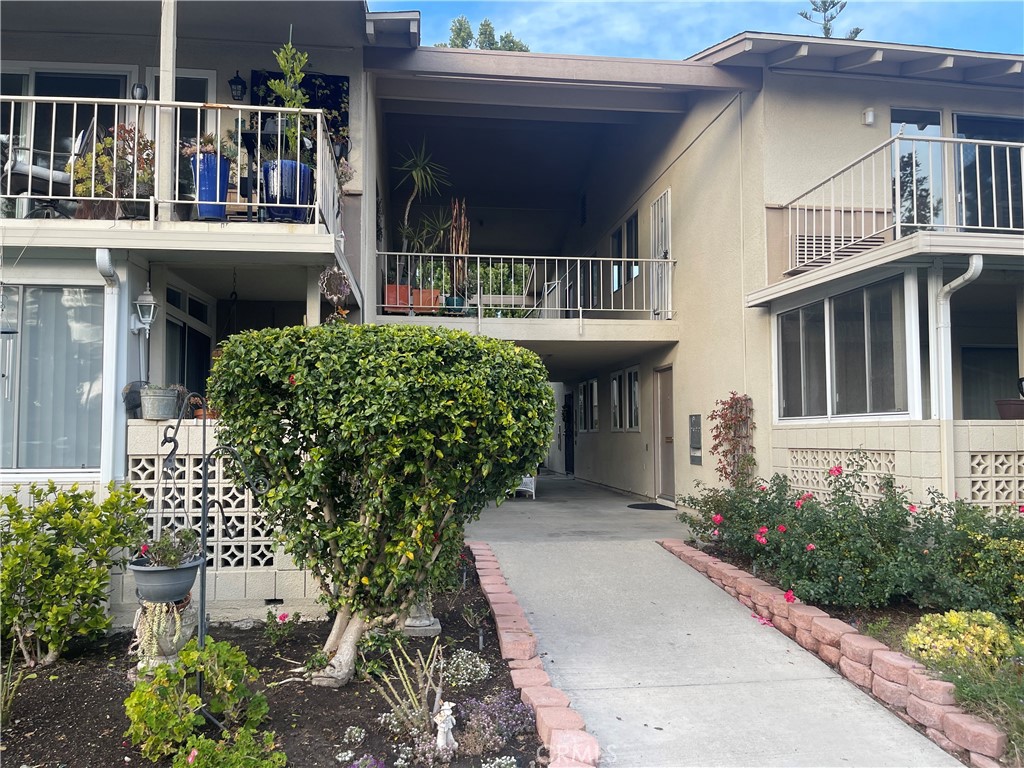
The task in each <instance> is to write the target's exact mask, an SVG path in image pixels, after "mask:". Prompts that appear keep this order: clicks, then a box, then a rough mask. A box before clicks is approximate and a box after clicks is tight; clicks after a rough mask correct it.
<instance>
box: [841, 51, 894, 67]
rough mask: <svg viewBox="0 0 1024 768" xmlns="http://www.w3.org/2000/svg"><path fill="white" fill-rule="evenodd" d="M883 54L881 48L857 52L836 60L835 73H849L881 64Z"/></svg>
mask: <svg viewBox="0 0 1024 768" xmlns="http://www.w3.org/2000/svg"><path fill="white" fill-rule="evenodd" d="M884 55H885V52H884V51H883V50H882V49H881V48H873V49H870V50H867V51H858V52H857V53H851V54H848V55H846V56H839V57H838V58H837V59H836V72H849V71H851V70H854V69H860V68H861V67H867V66H870V65H871V64H881V63H882V59H883V57H884Z"/></svg>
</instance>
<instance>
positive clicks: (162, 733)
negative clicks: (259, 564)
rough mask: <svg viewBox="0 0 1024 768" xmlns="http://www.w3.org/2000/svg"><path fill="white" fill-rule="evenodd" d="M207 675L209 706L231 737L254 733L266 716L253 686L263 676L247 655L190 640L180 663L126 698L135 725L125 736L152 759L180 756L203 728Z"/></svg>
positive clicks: (162, 667) (224, 646)
mask: <svg viewBox="0 0 1024 768" xmlns="http://www.w3.org/2000/svg"><path fill="white" fill-rule="evenodd" d="M200 671H201V672H202V673H203V681H204V686H203V693H204V695H205V696H206V701H205V705H206V707H207V709H209V711H210V712H211V713H212V714H213V715H215V716H216V717H217V718H218V719H219V720H220V721H221V723H222V724H223V725H224V726H225V728H226V729H227V730H228V731H229V732H235V729H254V728H256V726H258V725H259V724H260V723H261V722H262V721H263V719H264V718H265V717H266V715H267V711H268V707H267V700H266V698H265V697H264V696H263V695H262V694H259V693H255V692H254V691H253V690H252V689H251V688H250V687H249V686H250V684H251V683H253V682H255V681H256V679H257V678H258V677H259V672H258V671H257V670H256V668H255V667H252V666H250V665H249V660H248V659H247V658H246V655H245V653H244V652H243V651H242V650H241V649H240V648H238V647H236V646H234V645H232V644H231V643H227V642H216V641H214V640H213V639H207V641H206V647H205V648H203V650H201V651H200V650H199V646H198V643H197V641H196V639H194V638H193V639H192V640H190V641H189V642H188V644H186V645H185V647H184V648H183V649H182V650H181V652H180V653H179V654H178V664H177V666H175V667H171V666H170V665H167V664H161V665H159V666H158V667H157V668H156V669H155V670H154V671H153V679H152V680H139V682H138V683H136V685H135V690H134V691H132V693H131V694H130V695H129V696H128V698H127V699H125V702H124V704H125V713H126V714H127V715H128V720H129V721H130V723H131V725H130V726H129V728H128V730H127V731H125V736H127V737H128V738H130V739H131V740H132V743H133V744H134V745H136V746H139V747H140V748H141V750H142V754H143V755H144V756H145V757H147V758H149V759H150V760H153V761H154V762H155V761H157V760H159V759H160V758H161V757H163V756H165V755H171V754H174V753H175V752H177V751H178V749H179V747H180V745H181V744H182V743H184V742H185V741H186V740H187V739H188V738H189V737H190V736H191V735H192V734H193V733H194V732H195V730H196V728H198V727H199V726H200V725H202V724H203V716H202V714H200V712H199V709H200V707H201V706H203V704H204V702H203V701H202V700H201V699H200V698H199V695H198V693H197V692H196V673H197V672H200Z"/></svg>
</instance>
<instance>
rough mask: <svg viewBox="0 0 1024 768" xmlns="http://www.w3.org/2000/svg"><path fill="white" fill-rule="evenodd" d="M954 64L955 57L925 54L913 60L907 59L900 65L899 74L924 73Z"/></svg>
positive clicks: (908, 75) (950, 66) (949, 67)
mask: <svg viewBox="0 0 1024 768" xmlns="http://www.w3.org/2000/svg"><path fill="white" fill-rule="evenodd" d="M955 64H956V59H955V58H954V57H953V56H926V57H924V58H921V59H916V60H915V61H908V62H907V63H906V64H904V65H903V66H901V67H900V74H901V75H903V76H904V77H910V76H913V75H925V74H928V73H929V72H939V71H941V70H945V69H952V68H953V66H954V65H955Z"/></svg>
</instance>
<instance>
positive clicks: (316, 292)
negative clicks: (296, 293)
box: [306, 267, 323, 328]
mask: <svg viewBox="0 0 1024 768" xmlns="http://www.w3.org/2000/svg"><path fill="white" fill-rule="evenodd" d="M321 272H323V267H306V326H307V327H310V328H311V327H313V326H315V325H320V322H321V318H320V311H321V310H320V273H321Z"/></svg>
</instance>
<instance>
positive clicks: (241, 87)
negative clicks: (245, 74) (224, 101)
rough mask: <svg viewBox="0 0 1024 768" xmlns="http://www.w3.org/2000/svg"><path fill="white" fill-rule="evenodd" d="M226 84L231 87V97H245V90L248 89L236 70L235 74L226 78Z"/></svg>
mask: <svg viewBox="0 0 1024 768" xmlns="http://www.w3.org/2000/svg"><path fill="white" fill-rule="evenodd" d="M228 85H229V86H230V87H231V98H232V99H234V100H235V101H241V100H242V99H244V98H245V92H246V90H248V86H246V84H245V80H243V79H242V76H241V75H240V74H238V70H237V69H236V70H235V76H234V77H232V78H231V79H230V80H228Z"/></svg>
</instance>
